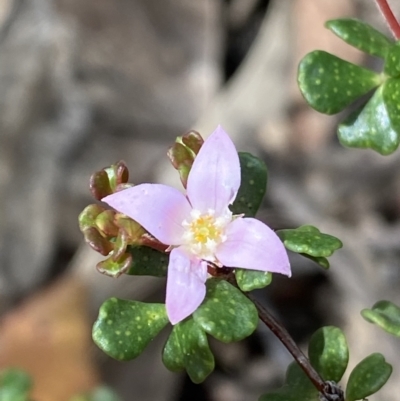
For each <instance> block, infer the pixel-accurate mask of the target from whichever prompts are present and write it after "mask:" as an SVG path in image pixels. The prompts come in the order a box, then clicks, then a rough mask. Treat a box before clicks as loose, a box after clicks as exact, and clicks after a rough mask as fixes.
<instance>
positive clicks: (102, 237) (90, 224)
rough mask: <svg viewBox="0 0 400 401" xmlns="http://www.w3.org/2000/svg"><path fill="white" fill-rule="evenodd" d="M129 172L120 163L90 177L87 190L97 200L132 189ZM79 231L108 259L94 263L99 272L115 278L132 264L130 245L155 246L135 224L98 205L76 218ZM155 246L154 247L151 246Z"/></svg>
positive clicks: (122, 215) (137, 224)
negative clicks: (88, 189)
mask: <svg viewBox="0 0 400 401" xmlns="http://www.w3.org/2000/svg"><path fill="white" fill-rule="evenodd" d="M128 179H129V171H128V168H127V167H126V165H125V163H124V162H122V161H120V162H118V163H116V164H114V165H112V166H110V167H107V168H104V169H102V170H100V171H98V172H96V173H94V174H93V175H92V176H91V177H90V191H91V193H92V195H93V197H94V198H95V199H97V200H101V199H103V198H104V197H105V196H107V195H111V194H113V193H115V192H118V191H120V190H123V189H126V188H129V187H132V186H133V184H129V183H128ZM79 228H80V230H81V231H82V233H83V235H84V238H85V241H86V242H87V243H88V244H89V246H90V247H91V248H93V249H94V250H95V251H97V252H99V253H101V254H102V255H104V256H108V257H107V259H105V260H103V261H102V262H100V263H98V264H97V269H98V270H99V272H101V273H103V274H106V275H109V276H112V277H118V276H120V275H121V274H123V273H125V272H126V271H127V270H128V269H129V267H130V266H131V264H132V255H131V253H130V252H129V248H128V247H129V246H140V245H147V246H151V245H155V243H156V240H155V239H154V238H152V237H151V236H150V235H149V234H148V233H147V232H146V230H145V229H144V228H143V227H142V226H141V225H140V224H139V223H137V222H136V221H134V220H132V219H130V218H129V217H127V216H126V215H124V214H122V213H118V212H116V211H114V210H107V209H105V208H104V207H103V206H101V205H98V204H92V205H89V206H87V207H86V208H85V209H84V210H83V211H82V213H81V214H80V215H79ZM153 243H154V244H153Z"/></svg>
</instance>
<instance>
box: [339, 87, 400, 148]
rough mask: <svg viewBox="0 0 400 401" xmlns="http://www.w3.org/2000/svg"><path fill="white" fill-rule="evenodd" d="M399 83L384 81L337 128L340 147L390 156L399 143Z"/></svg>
mask: <svg viewBox="0 0 400 401" xmlns="http://www.w3.org/2000/svg"><path fill="white" fill-rule="evenodd" d="M399 110H400V80H398V79H388V80H387V81H386V82H385V83H384V84H383V85H382V86H381V87H380V88H379V89H378V90H377V91H376V92H375V94H374V95H373V96H372V98H371V99H370V100H369V101H368V102H367V104H366V105H364V106H361V107H360V108H359V109H358V110H357V111H355V112H354V113H352V114H351V115H350V116H349V117H348V118H347V119H346V120H345V121H344V122H343V123H342V124H340V125H339V128H338V135H339V140H340V142H341V143H342V144H343V145H344V146H348V147H352V148H370V149H373V150H375V151H377V152H379V153H380V154H382V155H388V154H390V153H393V152H394V151H395V150H396V149H397V148H398V146H399V143H400V135H399V134H400V115H399Z"/></svg>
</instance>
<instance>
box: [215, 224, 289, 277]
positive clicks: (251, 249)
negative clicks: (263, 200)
mask: <svg viewBox="0 0 400 401" xmlns="http://www.w3.org/2000/svg"><path fill="white" fill-rule="evenodd" d="M225 234H226V236H227V237H228V238H227V240H226V241H225V242H223V243H222V244H221V245H219V247H218V249H217V251H216V256H217V258H218V260H219V261H220V262H221V263H222V264H223V265H224V266H227V267H241V268H243V269H253V270H262V271H268V272H272V273H282V274H286V275H287V276H289V277H290V276H291V270H290V263H289V258H288V255H287V252H286V249H285V247H284V245H283V243H282V241H281V240H280V239H279V237H278V236H277V235H276V234H275V233H274V231H272V230H271V229H270V228H269V227H268V226H267V225H265V224H264V223H262V222H261V221H259V220H256V219H251V218H237V219H235V220H234V221H233V222H232V223H230V224H229V226H228V227H227V228H226V231H225Z"/></svg>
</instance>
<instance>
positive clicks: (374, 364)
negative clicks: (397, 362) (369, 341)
mask: <svg viewBox="0 0 400 401" xmlns="http://www.w3.org/2000/svg"><path fill="white" fill-rule="evenodd" d="M391 374H392V366H391V365H389V364H388V363H387V362H386V361H385V358H384V356H383V355H382V354H379V353H375V354H371V355H370V356H368V357H366V358H365V359H363V360H362V361H361V362H360V363H359V364H358V365H357V366H356V367H355V368H354V369H353V371H352V372H351V373H350V377H349V381H348V383H347V388H346V401H355V400H363V399H365V398H367V397H368V396H370V395H371V394H375V393H376V392H377V391H378V390H380V389H381V388H382V386H383V385H384V384H385V383H386V382H387V381H388V380H389V377H390V375H391Z"/></svg>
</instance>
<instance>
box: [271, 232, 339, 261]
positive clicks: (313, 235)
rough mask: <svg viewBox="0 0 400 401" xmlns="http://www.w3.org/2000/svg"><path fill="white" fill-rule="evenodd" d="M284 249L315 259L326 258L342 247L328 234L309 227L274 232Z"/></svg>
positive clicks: (336, 239) (337, 240)
mask: <svg viewBox="0 0 400 401" xmlns="http://www.w3.org/2000/svg"><path fill="white" fill-rule="evenodd" d="M276 233H277V234H278V236H279V238H280V239H281V240H282V242H283V243H284V245H285V247H286V248H287V249H289V250H290V251H292V252H296V253H305V254H307V255H310V256H313V257H315V258H319V257H324V258H326V257H328V256H331V255H332V254H333V252H335V251H336V250H337V249H339V248H341V247H342V246H343V244H342V242H341V241H340V240H339V239H338V238H336V237H334V236H332V235H329V234H323V233H321V231H319V230H318V228H316V227H314V226H310V225H305V226H301V227H298V228H295V229H284V230H278V231H277V232H276Z"/></svg>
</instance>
